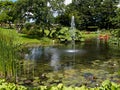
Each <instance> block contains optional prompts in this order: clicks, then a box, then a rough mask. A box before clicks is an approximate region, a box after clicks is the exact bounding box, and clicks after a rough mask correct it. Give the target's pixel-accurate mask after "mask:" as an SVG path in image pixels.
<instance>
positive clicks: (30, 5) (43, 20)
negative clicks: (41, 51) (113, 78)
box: [0, 0, 120, 90]
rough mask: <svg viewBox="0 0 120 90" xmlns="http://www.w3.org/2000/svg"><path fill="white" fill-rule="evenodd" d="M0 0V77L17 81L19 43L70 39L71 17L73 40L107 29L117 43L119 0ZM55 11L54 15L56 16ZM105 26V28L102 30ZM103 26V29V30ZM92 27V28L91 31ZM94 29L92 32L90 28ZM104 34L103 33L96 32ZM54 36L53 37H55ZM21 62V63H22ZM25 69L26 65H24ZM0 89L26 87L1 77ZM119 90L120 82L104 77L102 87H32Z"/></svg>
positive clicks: (119, 36)
mask: <svg viewBox="0 0 120 90" xmlns="http://www.w3.org/2000/svg"><path fill="white" fill-rule="evenodd" d="M64 1H65V0H16V1H15V2H13V1H12V0H0V77H2V78H5V79H8V80H9V79H10V78H12V80H13V82H16V81H17V76H18V73H19V71H20V67H19V64H23V63H24V62H22V61H21V60H19V56H20V54H21V53H20V52H21V48H20V47H21V44H23V45H24V46H26V45H29V44H31V43H32V44H40V45H41V44H42V45H43V44H47V45H49V44H53V42H54V43H57V44H58V42H60V41H67V40H68V41H69V40H72V38H71V35H70V26H71V23H70V22H71V17H72V16H74V17H75V24H76V26H75V27H76V29H75V40H77V41H84V39H86V38H87V39H89V38H92V37H97V36H98V32H97V31H100V32H105V30H107V31H108V32H107V33H109V34H110V35H111V38H110V40H109V41H110V42H112V43H114V44H116V43H117V44H118V45H119V44H120V42H119V41H120V29H119V28H120V25H119V24H120V8H119V7H118V6H117V5H118V3H119V0H72V3H71V4H69V5H65V4H64ZM55 14H56V16H55ZM104 29H105V30H104ZM102 30H103V31H102ZM91 31H92V32H91ZM93 31H94V32H93ZM99 34H104V33H99ZM54 40H55V41H54ZM21 62H22V63H21ZM25 69H26V68H25ZM0 89H1V90H2V89H3V90H4V89H8V90H11V89H12V90H29V88H28V87H24V86H18V85H15V84H13V83H7V82H5V81H4V80H0ZM68 89H69V90H119V89H120V85H117V84H115V83H113V82H109V81H105V82H103V83H102V86H101V87H95V88H88V87H86V86H81V87H66V86H64V85H63V84H59V85H58V86H38V87H35V88H32V90H68Z"/></svg>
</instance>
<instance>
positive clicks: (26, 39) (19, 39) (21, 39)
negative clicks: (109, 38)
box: [0, 28, 105, 45]
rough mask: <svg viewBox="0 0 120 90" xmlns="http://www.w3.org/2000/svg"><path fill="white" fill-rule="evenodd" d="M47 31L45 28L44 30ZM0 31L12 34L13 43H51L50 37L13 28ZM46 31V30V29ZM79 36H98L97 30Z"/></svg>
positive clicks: (83, 32) (86, 37) (87, 37)
mask: <svg viewBox="0 0 120 90" xmlns="http://www.w3.org/2000/svg"><path fill="white" fill-rule="evenodd" d="M46 31H47V30H46ZM0 32H2V33H3V34H5V35H6V36H9V35H12V36H13V37H14V38H15V43H19V44H25V45H26V44H27V45H32V44H33V45H34V44H39V45H49V44H52V39H49V38H46V37H43V38H40V37H35V36H32V35H29V36H28V35H26V34H21V33H17V31H16V30H15V29H3V28H0ZM47 32H48V31H47ZM100 34H105V33H100ZM81 36H82V37H83V38H84V39H90V38H95V37H97V36H98V34H97V32H87V31H81Z"/></svg>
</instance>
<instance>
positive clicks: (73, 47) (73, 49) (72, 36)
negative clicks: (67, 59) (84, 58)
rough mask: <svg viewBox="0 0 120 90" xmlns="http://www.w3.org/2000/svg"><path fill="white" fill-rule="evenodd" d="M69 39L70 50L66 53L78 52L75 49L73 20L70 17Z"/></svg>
mask: <svg viewBox="0 0 120 90" xmlns="http://www.w3.org/2000/svg"><path fill="white" fill-rule="evenodd" d="M69 32H70V37H71V43H70V44H71V49H69V50H67V52H70V53H74V52H78V51H79V50H76V49H75V18H74V16H72V18H71V27H70V31H69Z"/></svg>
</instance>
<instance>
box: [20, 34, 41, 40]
mask: <svg viewBox="0 0 120 90" xmlns="http://www.w3.org/2000/svg"><path fill="white" fill-rule="evenodd" d="M20 37H23V38H28V39H38V40H40V38H42V37H41V36H38V35H20Z"/></svg>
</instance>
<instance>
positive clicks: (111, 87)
mask: <svg viewBox="0 0 120 90" xmlns="http://www.w3.org/2000/svg"><path fill="white" fill-rule="evenodd" d="M0 89H1V90H119V89H120V85H118V84H115V83H113V82H110V81H109V80H106V81H104V82H103V83H102V85H101V86H100V87H95V88H88V87H86V86H81V87H71V86H69V87H66V86H64V85H63V84H59V85H57V86H38V87H33V88H30V87H25V86H20V85H16V84H14V83H7V82H5V80H4V79H1V80H0Z"/></svg>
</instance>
